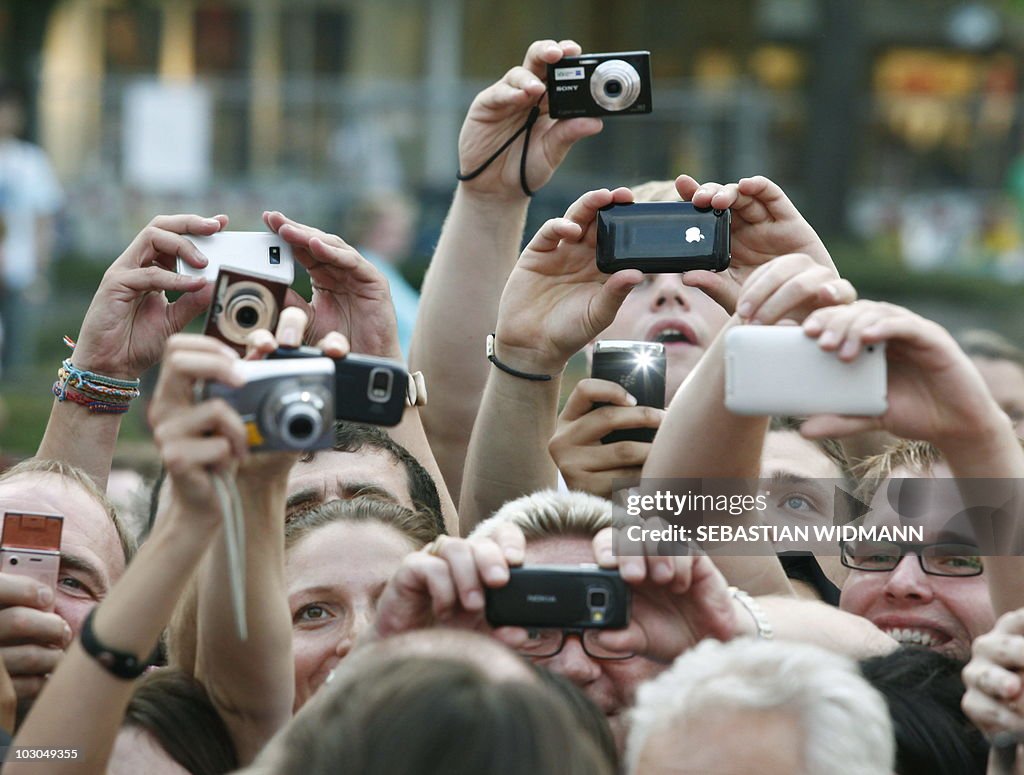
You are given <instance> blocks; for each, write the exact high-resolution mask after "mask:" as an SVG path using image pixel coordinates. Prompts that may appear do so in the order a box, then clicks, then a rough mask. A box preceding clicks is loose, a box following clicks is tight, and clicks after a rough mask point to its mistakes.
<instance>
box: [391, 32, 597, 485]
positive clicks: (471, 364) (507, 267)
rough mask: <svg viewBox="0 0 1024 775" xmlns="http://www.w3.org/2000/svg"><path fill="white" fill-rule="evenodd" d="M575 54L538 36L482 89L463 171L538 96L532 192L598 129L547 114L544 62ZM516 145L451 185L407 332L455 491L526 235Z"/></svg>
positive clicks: (434, 442)
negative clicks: (501, 308)
mask: <svg viewBox="0 0 1024 775" xmlns="http://www.w3.org/2000/svg"><path fill="white" fill-rule="evenodd" d="M580 53H582V49H581V48H580V46H579V44H577V43H575V42H574V41H571V40H564V41H562V42H561V43H556V42H555V41H553V40H539V41H536V42H535V43H533V44H532V45H531V46H530V48H529V50H528V51H527V52H526V57H525V59H524V61H523V64H522V66H521V67H513V68H512V69H511V70H509V71H508V72H507V73H505V75H504V76H503V77H502V79H501V80H500V81H498V82H497V83H494V84H492V85H491V86H489V87H487V88H486V89H484V91H482V92H480V94H478V95H477V96H476V98H475V99H474V100H473V104H472V105H471V106H470V108H469V112H468V114H467V115H466V120H465V122H464V123H463V125H462V131H461V133H460V135H459V168H460V170H461V171H462V172H464V173H469V172H472V171H473V170H475V169H477V168H478V167H480V165H481V164H483V163H484V162H485V161H486V160H487V159H488V158H489V157H490V156H491V155H492V154H493V153H494V152H495V151H496V150H497V149H498V148H500V147H501V145H502V144H503V143H504V142H505V141H506V140H507V139H508V138H509V137H511V136H512V135H513V134H514V133H515V132H516V131H517V130H518V129H519V128H520V127H522V126H523V124H524V123H525V122H526V120H527V117H528V116H529V115H530V110H531V108H532V107H533V106H534V105H535V104H536V103H537V102H538V100H540V115H539V117H538V118H537V121H536V123H535V124H534V126H533V129H532V132H531V135H530V145H529V152H528V154H527V159H526V180H527V184H528V185H529V187H530V188H531V189H533V190H534V191H536V190H538V189H540V188H541V187H542V186H544V185H545V184H546V183H547V182H548V180H550V178H551V176H552V175H553V174H554V172H555V170H556V169H557V168H558V165H559V164H561V162H562V160H563V159H564V158H565V156H566V154H567V153H568V152H569V149H570V148H571V147H572V145H573V143H575V142H576V141H577V140H579V139H580V138H582V137H586V136H588V135H592V134H596V133H597V132H600V131H601V121H600V120H599V119H595V118H576V119H569V120H557V119H552V118H550V117H549V116H548V115H547V98H546V97H544V94H545V88H546V87H545V80H546V77H547V64H548V63H550V62H557V61H558V60H559V59H561V58H562V57H563V56H574V55H577V54H580ZM542 98H543V99H542ZM522 149H523V139H522V137H520V138H519V139H517V140H516V141H515V142H514V143H512V145H511V146H510V147H509V148H508V149H507V150H506V151H505V152H504V153H502V154H501V155H500V156H499V157H498V158H497V159H495V160H494V162H493V163H492V164H490V166H488V167H487V168H486V169H485V170H484V171H483V172H481V173H480V174H479V175H478V176H477V177H475V178H473V179H472V180H466V181H463V182H461V183H459V184H458V186H457V187H456V189H455V197H454V199H453V201H452V206H451V209H450V210H449V211H448V217H447V218H446V220H445V223H444V227H443V228H442V230H441V237H440V240H439V241H438V243H437V248H436V249H435V251H434V256H433V259H432V260H431V263H430V269H429V271H428V272H427V275H426V277H425V278H424V281H423V289H422V293H421V296H420V306H419V316H418V318H417V321H416V328H415V330H414V332H413V339H412V348H411V352H410V358H409V361H410V364H411V367H412V368H413V369H417V370H422V371H423V372H424V374H425V375H426V378H427V382H428V387H429V390H430V402H429V403H428V404H427V406H426V407H424V408H423V410H422V415H423V424H424V426H425V428H426V431H427V435H428V438H429V439H430V444H431V446H432V447H433V449H434V453H435V455H436V456H437V460H438V463H439V464H440V468H441V472H442V474H443V475H444V480H445V481H446V482H447V484H448V488H449V489H450V490H451V491H452V493H454V494H456V496H457V495H458V491H459V487H460V484H461V482H462V469H463V464H464V460H465V456H466V450H467V448H468V446H469V436H470V431H471V430H472V427H473V421H474V419H475V417H476V413H477V407H478V406H479V404H480V398H481V394H482V393H483V388H484V382H485V381H486V379H487V362H486V361H484V360H483V359H482V357H481V353H482V352H483V343H484V337H485V336H487V334H490V333H492V332H493V331H494V327H495V323H496V321H497V316H498V300H499V298H500V297H501V291H502V289H503V288H504V287H505V281H506V280H507V279H508V276H509V273H510V272H511V271H512V267H513V266H515V263H516V258H517V257H518V255H519V251H520V247H521V244H522V239H523V227H524V225H525V223H526V210H527V207H528V205H529V201H530V200H529V197H527V196H526V194H525V193H524V192H523V190H522V187H521V186H520V179H519V163H520V158H521V157H522ZM453 173H454V170H453ZM439 484H440V483H439Z"/></svg>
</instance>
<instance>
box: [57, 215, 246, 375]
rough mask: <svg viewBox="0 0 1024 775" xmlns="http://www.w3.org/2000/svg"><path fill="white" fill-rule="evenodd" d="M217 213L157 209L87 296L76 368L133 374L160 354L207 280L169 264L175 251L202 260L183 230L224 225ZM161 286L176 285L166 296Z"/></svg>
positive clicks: (201, 231) (198, 307)
mask: <svg viewBox="0 0 1024 775" xmlns="http://www.w3.org/2000/svg"><path fill="white" fill-rule="evenodd" d="M227 223H228V217H227V216H226V215H218V216H215V217H213V218H203V217H201V216H199V215H158V216H157V217H156V218H154V219H153V220H152V221H150V223H149V225H148V226H146V228H144V229H143V230H142V231H141V232H139V234H138V236H136V237H135V239H134V240H132V243H131V244H130V245H129V246H128V247H127V248H126V249H125V251H124V253H122V254H121V255H120V256H118V258H117V259H116V260H115V261H114V263H113V264H111V265H110V267H109V268H108V269H107V271H106V272H105V273H104V275H103V280H102V281H101V282H100V286H99V289H98V290H97V291H96V294H95V295H94V296H93V298H92V302H91V303H90V304H89V309H88V310H87V311H86V313H85V319H84V320H83V321H82V328H81V331H80V332H79V334H78V342H77V346H76V347H75V351H74V353H73V354H72V356H71V362H72V363H73V364H74V365H75V366H77V367H78V368H80V369H83V370H87V371H93V372H96V373H97V374H103V375H105V376H108V377H116V378H119V379H137V378H138V377H139V375H140V374H142V372H143V371H145V370H146V369H148V368H149V367H150V366H152V365H153V364H154V363H156V362H157V361H158V360H160V357H161V355H162V354H163V351H164V345H165V344H166V342H167V339H168V338H169V337H170V336H172V335H173V334H176V333H178V332H179V331H181V330H182V329H183V328H184V327H185V325H186V324H187V323H188V322H189V321H190V320H192V319H193V318H194V317H195V316H196V315H198V314H199V313H200V312H202V311H203V310H204V309H205V308H206V307H207V306H209V304H210V299H211V295H212V293H213V284H212V283H208V282H207V281H206V280H205V279H203V278H201V277H189V276H187V275H179V274H177V273H176V272H175V266H176V263H177V258H178V257H179V256H180V257H181V258H182V259H183V260H184V261H186V262H187V263H188V264H189V265H190V266H194V267H202V266H205V265H206V263H207V260H206V258H205V257H204V256H203V255H202V253H201V252H200V251H199V249H198V248H197V247H196V246H195V245H194V244H193V243H192V242H191V241H190V240H189V239H188V238H187V237H185V236H184V235H186V234H194V235H197V236H206V235H210V234H215V233H216V232H218V231H220V230H221V229H223V228H224V227H225V226H227ZM165 291H176V292H181V293H182V295H181V296H180V297H179V298H178V299H177V300H176V301H174V302H169V301H168V300H167V297H166V296H165V295H164V292H165Z"/></svg>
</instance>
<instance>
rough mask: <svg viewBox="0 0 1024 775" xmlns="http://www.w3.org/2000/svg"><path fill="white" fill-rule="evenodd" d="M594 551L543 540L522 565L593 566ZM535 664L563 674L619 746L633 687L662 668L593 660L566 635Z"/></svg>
mask: <svg viewBox="0 0 1024 775" xmlns="http://www.w3.org/2000/svg"><path fill="white" fill-rule="evenodd" d="M594 561H595V560H594V552H593V550H592V549H591V542H590V540H589V539H586V538H569V537H564V538H563V537H558V538H544V539H541V540H539V541H530V542H529V543H528V544H527V546H526V564H527V565H532V564H538V563H544V564H554V563H559V564H570V565H573V564H578V563H593V562H594ZM535 661H536V663H537V664H539V665H541V666H542V667H545V668H547V669H548V670H551V671H552V672H554V673H558V674H559V675H563V676H565V677H566V678H568V679H569V680H570V681H572V682H573V683H574V684H575V685H576V686H577V687H578V688H579V689H581V690H582V691H583V692H584V693H585V694H586V695H587V697H589V698H590V699H591V701H592V702H593V703H594V704H595V705H597V707H598V708H600V709H601V711H602V712H603V713H604V714H605V717H606V718H607V719H608V723H609V724H611V727H612V732H613V733H614V734H615V737H616V740H618V741H620V743H621V742H622V741H623V740H624V734H625V724H626V720H625V716H624V713H625V711H627V710H628V709H629V708H630V707H631V706H632V705H633V701H634V698H635V695H636V690H637V687H638V686H639V685H640V684H641V683H643V682H644V681H647V680H649V679H651V678H653V677H654V676H655V675H657V674H658V673H660V672H661V671H662V670H664V669H665V667H666V665H659V664H657V663H656V662H652V661H651V660H649V659H646V658H645V657H632V658H630V659H621V660H607V659H605V660H600V659H594V658H592V657H590V656H588V655H587V654H586V652H584V651H583V644H582V643H581V642H580V639H579V638H578V637H577V636H575V635H569V636H566V639H565V646H564V647H563V648H562V650H561V651H560V652H559V653H558V654H556V655H555V656H553V657H548V658H547V659H538V660H535Z"/></svg>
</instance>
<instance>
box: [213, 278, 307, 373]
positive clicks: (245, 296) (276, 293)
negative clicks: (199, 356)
mask: <svg viewBox="0 0 1024 775" xmlns="http://www.w3.org/2000/svg"><path fill="white" fill-rule="evenodd" d="M287 291H288V285H287V284H285V283H279V282H276V281H274V280H268V279H266V278H264V277H259V276H257V275H251V274H245V273H243V272H236V271H233V270H231V269H221V270H220V272H218V273H217V285H216V288H215V289H214V293H213V302H212V303H211V304H210V311H209V312H208V313H207V315H206V327H205V328H204V329H203V333H204V334H206V335H207V336H212V337H215V338H217V339H220V340H221V341H222V342H225V343H226V344H227V345H229V346H230V347H233V348H234V349H235V350H237V351H238V353H239V355H245V345H246V340H247V339H248V337H249V334H251V333H252V332H253V331H255V330H256V329H258V328H265V329H267V330H269V331H271V332H273V331H274V329H276V328H277V319H278V316H279V315H280V314H281V310H282V309H284V297H285V293H286V292H287Z"/></svg>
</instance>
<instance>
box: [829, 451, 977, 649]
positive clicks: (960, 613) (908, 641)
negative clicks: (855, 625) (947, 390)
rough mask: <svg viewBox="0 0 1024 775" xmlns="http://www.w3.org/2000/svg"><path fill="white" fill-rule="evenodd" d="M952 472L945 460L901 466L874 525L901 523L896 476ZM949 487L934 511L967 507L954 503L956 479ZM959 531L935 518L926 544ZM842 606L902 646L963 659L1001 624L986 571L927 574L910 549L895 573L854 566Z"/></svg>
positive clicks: (882, 492) (877, 507)
mask: <svg viewBox="0 0 1024 775" xmlns="http://www.w3.org/2000/svg"><path fill="white" fill-rule="evenodd" d="M950 476H951V473H950V471H949V468H948V467H947V466H946V465H945V464H941V463H940V464H938V465H936V466H935V467H934V468H933V469H931V470H930V471H928V472H924V473H922V472H912V471H909V470H907V469H904V468H897V469H896V470H894V471H893V474H892V476H890V477H889V479H886V480H885V481H884V482H882V485H881V486H880V487H879V488H878V491H877V492H876V494H875V497H874V498H873V499H872V501H871V507H872V511H871V513H870V514H869V515H868V519H869V520H870V522H871V524H898V517H897V515H896V511H895V509H894V508H893V507H892V504H891V503H890V498H889V494H890V489H889V483H890V481H891V480H894V479H901V478H921V479H927V478H932V477H934V478H948V477H950ZM949 485H950V487H949V488H947V487H943V488H942V490H943V493H944V494H945V497H942V498H938V497H937V498H936V500H937V501H938V500H942V501H944V502H943V503H935V504H932V505H928V504H925V508H930V509H931V510H929V511H928V512H927V513H928V514H932V513H935V514H940V513H941V514H943V515H945V514H954V513H956V512H957V511H958V510H959V509H962V508H963V506H962V503H961V504H960V505H959V508H957V506H956V505H955V504H951V503H950V501H951V500H955V499H956V495H955V493H953V489H954V488H955V485H953V483H952V482H950V483H949ZM936 494H937V493H936ZM939 509H941V512H940V511H939ZM922 513H924V512H922ZM905 524H906V523H905ZM954 529H956V526H955V525H953V526H947V525H945V524H939V520H935V521H934V524H929V525H927V526H925V543H931V542H945V541H948V540H952V539H951V538H949V537H947V536H949V535H951V531H952V530H954ZM957 533H958V534H963V533H968V535H966V536H963V537H960V538H959V539H958V540H957V543H962V542H969V541H970V540H971V538H970V535H969V531H968V530H957ZM839 607H840V608H841V609H843V610H844V611H849V612H850V613H853V614H857V615H858V616H863V617H864V618H866V619H868V620H869V621H871V622H872V623H873V624H874V625H875V626H876V627H878V628H879V629H881V630H883V631H884V632H885V633H886V634H888V635H889V636H891V637H892V638H894V639H895V640H897V641H899V642H900V643H901V644H905V645H922V646H926V647H927V648H930V649H932V650H933V651H938V652H941V653H944V654H946V655H948V656H952V657H956V658H958V659H967V658H969V657H970V655H971V641H973V640H974V639H975V638H976V637H978V636H979V635H982V634H984V633H986V632H988V631H989V630H990V629H992V626H993V625H994V624H995V613H994V611H993V609H992V601H991V599H990V598H989V593H988V585H987V583H986V581H985V575H984V574H982V575H980V576H967V577H954V576H936V575H933V574H927V573H925V572H924V571H923V570H922V568H921V563H920V561H919V560H918V555H917V554H916V553H913V552H907V553H906V554H905V555H904V556H903V557H902V558H901V559H900V561H899V564H898V565H897V566H896V567H895V568H894V569H893V570H891V571H881V572H878V571H861V570H851V571H850V575H849V576H848V577H847V579H846V583H845V584H844V585H843V589H842V595H841V597H840V599H839Z"/></svg>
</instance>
